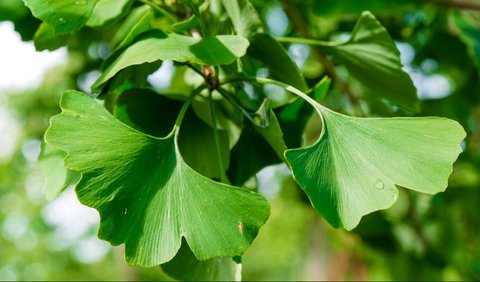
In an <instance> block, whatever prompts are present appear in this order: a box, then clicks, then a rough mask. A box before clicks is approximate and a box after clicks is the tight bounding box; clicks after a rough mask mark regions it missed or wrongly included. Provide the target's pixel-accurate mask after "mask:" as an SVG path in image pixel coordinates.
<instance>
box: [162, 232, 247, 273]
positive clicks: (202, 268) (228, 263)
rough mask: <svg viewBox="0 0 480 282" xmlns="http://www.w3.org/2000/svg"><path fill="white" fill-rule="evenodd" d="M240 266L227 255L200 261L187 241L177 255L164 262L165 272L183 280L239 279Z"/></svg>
mask: <svg viewBox="0 0 480 282" xmlns="http://www.w3.org/2000/svg"><path fill="white" fill-rule="evenodd" d="M239 268H240V267H239V266H238V264H237V263H236V262H235V261H234V260H233V259H232V258H227V257H216V258H212V259H209V260H205V261H199V260H198V259H197V258H196V257H195V255H194V254H193V253H192V251H191V250H190V249H189V248H188V246H187V244H186V243H185V241H183V242H182V246H181V247H180V250H179V251H178V253H177V255H176V256H175V257H174V258H173V259H172V260H171V261H169V262H167V263H165V264H162V269H163V271H164V272H165V273H167V274H168V275H170V276H171V277H173V278H175V279H178V280H181V281H235V280H237V281H238V279H237V275H239V274H240V273H238V272H239V271H238V270H239Z"/></svg>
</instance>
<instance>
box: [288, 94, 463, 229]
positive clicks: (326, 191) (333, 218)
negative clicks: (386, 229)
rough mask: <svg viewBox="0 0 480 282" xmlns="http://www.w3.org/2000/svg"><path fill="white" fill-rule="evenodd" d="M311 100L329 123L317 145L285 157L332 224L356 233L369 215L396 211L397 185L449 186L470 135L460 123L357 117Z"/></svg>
mask: <svg viewBox="0 0 480 282" xmlns="http://www.w3.org/2000/svg"><path fill="white" fill-rule="evenodd" d="M307 98H308V97H307ZM307 101H308V102H309V103H310V104H312V105H313V106H314V107H315V109H316V110H317V112H318V114H320V115H321V117H322V119H323V129H322V133H321V136H320V138H319V139H318V140H317V142H316V143H314V144H313V145H311V146H308V147H305V148H298V149H291V150H287V151H286V152H285V157H286V159H287V161H288V163H289V164H290V166H291V169H292V171H293V175H294V178H295V180H296V181H297V182H298V183H299V184H300V186H301V187H302V188H303V189H304V190H305V192H306V193H307V195H308V197H309V198H310V201H311V202H312V205H313V206H314V207H315V209H317V210H318V211H319V212H320V213H321V214H322V215H323V216H324V217H325V219H326V220H327V221H328V222H329V223H330V224H331V225H333V226H335V227H344V228H346V229H348V230H350V229H353V228H354V227H355V226H356V225H357V224H358V223H359V221H360V218H361V217H362V216H363V215H366V214H368V213H371V212H373V211H376V210H380V209H386V208H388V207H390V206H391V205H392V204H393V203H394V202H395V201H396V199H397V195H398V190H397V188H396V186H402V187H405V188H408V189H412V190H415V191H418V192H423V193H427V194H435V193H437V192H441V191H444V190H445V188H446V187H447V184H448V177H449V175H450V174H451V172H452V164H453V162H454V161H455V160H456V159H457V157H458V155H459V153H460V152H461V148H460V142H461V140H462V139H463V138H464V137H465V132H464V130H463V128H462V127H461V126H460V125H459V124H458V123H457V122H456V121H453V120H449V119H446V118H438V117H425V118H353V117H348V116H345V115H342V114H339V113H336V112H333V111H331V110H329V109H327V108H325V107H323V106H321V105H319V104H318V103H316V102H315V101H313V100H307Z"/></svg>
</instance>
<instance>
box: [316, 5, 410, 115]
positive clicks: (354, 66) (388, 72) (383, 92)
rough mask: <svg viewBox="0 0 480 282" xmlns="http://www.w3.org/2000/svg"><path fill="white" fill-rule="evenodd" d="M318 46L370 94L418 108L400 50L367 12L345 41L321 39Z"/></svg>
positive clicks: (401, 104)
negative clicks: (330, 41)
mask: <svg viewBox="0 0 480 282" xmlns="http://www.w3.org/2000/svg"><path fill="white" fill-rule="evenodd" d="M319 43H320V42H319ZM319 48H321V49H322V50H323V51H325V52H326V53H328V54H330V55H332V56H333V57H334V58H335V59H336V60H337V61H338V62H339V63H341V64H343V65H345V66H346V67H347V69H348V71H349V73H350V75H352V76H353V77H355V78H356V79H358V80H359V81H360V82H361V83H362V84H363V86H365V87H366V88H367V91H368V92H367V93H368V94H369V95H372V96H374V97H382V98H385V99H388V100H390V101H392V102H393V103H396V104H398V105H399V106H402V107H404V108H405V109H407V110H410V111H414V112H418V110H419V100H418V99H417V96H416V89H415V86H414V85H413V82H412V79H411V78H410V76H409V75H408V74H407V73H406V72H404V71H403V70H402V63H401V62H400V53H399V52H398V50H397V48H396V46H395V43H394V42H393V40H392V39H391V38H390V35H389V34H388V32H387V30H386V29H385V28H384V27H383V26H382V25H381V24H380V22H378V20H377V19H376V18H375V17H374V16H373V15H372V14H371V13H370V12H363V13H362V15H361V17H360V19H359V20H358V22H357V24H356V25H355V28H354V29H353V31H352V34H351V36H350V38H349V39H348V41H346V42H345V43H342V44H323V43H320V44H319Z"/></svg>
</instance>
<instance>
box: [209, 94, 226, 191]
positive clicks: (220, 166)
mask: <svg viewBox="0 0 480 282" xmlns="http://www.w3.org/2000/svg"><path fill="white" fill-rule="evenodd" d="M208 102H209V105H210V116H211V118H212V122H213V138H214V139H215V148H216V150H217V161H218V169H219V174H220V180H221V181H222V182H223V183H227V184H230V181H229V180H228V177H227V175H226V174H225V167H224V166H223V162H222V151H221V150H220V137H219V136H218V128H217V115H216V113H215V104H214V103H213V97H212V91H209V95H208Z"/></svg>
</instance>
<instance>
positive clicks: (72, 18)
mask: <svg viewBox="0 0 480 282" xmlns="http://www.w3.org/2000/svg"><path fill="white" fill-rule="evenodd" d="M23 1H24V2H25V5H27V6H28V7H29V8H30V10H31V11H32V14H33V15H34V16H35V17H36V18H39V19H41V20H42V21H44V22H46V23H47V24H49V25H50V26H52V27H53V28H54V29H55V31H57V32H58V33H69V32H74V31H76V30H79V29H80V28H81V27H83V26H84V25H85V23H86V22H87V21H88V19H89V17H90V15H91V13H92V11H93V7H94V6H95V4H96V3H97V1H98V0H61V1H59V0H23Z"/></svg>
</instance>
